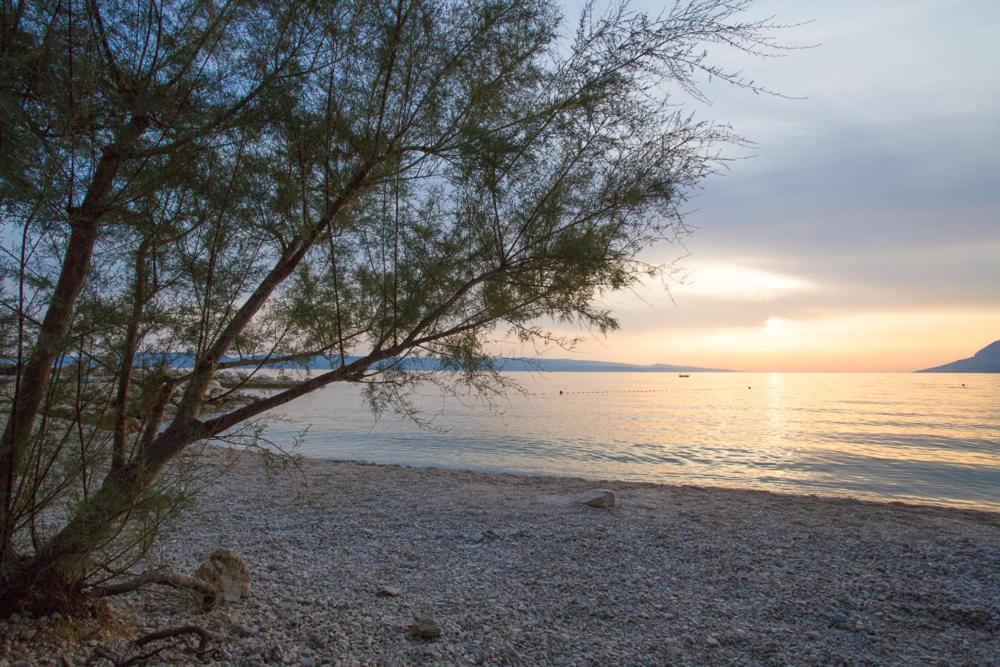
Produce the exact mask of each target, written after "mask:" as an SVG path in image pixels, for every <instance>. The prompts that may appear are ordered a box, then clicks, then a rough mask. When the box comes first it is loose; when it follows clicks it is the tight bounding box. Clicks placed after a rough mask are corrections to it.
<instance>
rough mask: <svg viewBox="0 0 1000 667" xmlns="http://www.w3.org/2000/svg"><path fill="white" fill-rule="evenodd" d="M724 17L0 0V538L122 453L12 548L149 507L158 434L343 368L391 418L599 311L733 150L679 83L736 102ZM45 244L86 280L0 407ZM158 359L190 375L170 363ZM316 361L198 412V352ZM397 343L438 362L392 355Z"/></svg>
mask: <svg viewBox="0 0 1000 667" xmlns="http://www.w3.org/2000/svg"><path fill="white" fill-rule="evenodd" d="M747 4H748V2H744V1H739V0H738V1H736V2H732V1H730V0H690V2H687V3H681V4H678V5H676V6H674V7H673V8H672V9H670V10H668V11H667V12H665V13H664V14H663V15H661V16H660V17H657V18H651V17H647V16H645V15H642V14H639V13H636V12H633V11H631V10H630V9H629V8H628V7H627V6H625V5H622V6H615V7H612V8H611V9H610V11H609V12H608V13H607V14H606V15H604V16H596V15H595V14H594V13H593V10H592V8H591V7H590V6H587V7H585V8H584V11H583V14H582V16H581V19H580V21H579V24H578V27H577V30H576V32H575V34H574V35H573V36H572V37H571V38H566V37H563V35H564V32H563V29H562V23H561V17H560V15H559V11H558V8H557V7H556V6H555V4H554V3H553V2H551V0H528V1H524V0H399V1H398V2H392V3H386V2H371V1H369V0H291V1H289V0H226V1H223V0H158V1H151V2H141V3H136V2H132V1H131V0H64V1H63V2H60V3H54V2H44V1H41V0H23V1H21V2H14V3H4V4H3V8H2V10H0V152H2V155H3V156H4V159H3V160H2V161H0V216H2V218H0V222H2V230H0V243H2V245H3V250H4V252H3V255H2V257H0V299H2V302H3V309H2V312H0V318H3V324H4V331H3V335H2V336H0V345H2V349H0V356H2V357H3V358H5V359H6V360H10V361H9V363H11V364H13V365H14V366H15V367H16V374H15V378H16V381H15V382H14V383H13V385H10V386H7V387H6V388H5V392H6V396H7V402H6V403H5V405H6V406H8V407H7V409H8V411H9V412H10V422H11V423H15V422H16V423H20V424H24V423H29V425H30V427H31V428H30V432H31V434H32V437H31V442H30V443H28V444H25V442H24V440H23V439H19V438H18V437H15V436H14V435H10V434H8V435H5V436H4V441H3V446H2V448H0V459H3V461H0V463H4V462H10V461H12V463H11V465H10V466H9V469H11V470H14V471H15V472H14V476H13V479H8V480H7V481H8V482H10V484H8V485H7V486H6V487H5V488H6V489H7V491H9V493H7V496H6V498H5V499H4V507H3V511H4V513H3V514H2V515H0V527H4V526H6V528H5V530H7V532H8V533H9V532H10V530H11V527H12V526H13V532H15V533H18V534H21V533H23V532H24V531H28V532H29V533H31V534H32V535H33V536H35V533H37V531H36V526H37V524H38V521H37V520H36V514H37V512H36V510H35V508H36V506H37V505H38V503H39V502H40V496H39V494H45V493H47V491H46V490H47V489H50V488H55V487H53V486H52V485H53V484H54V485H56V487H58V488H60V489H70V488H72V489H73V493H79V494H82V495H84V496H86V495H87V494H88V493H89V491H87V490H88V489H89V488H90V486H89V485H90V484H91V483H92V481H93V480H95V479H104V478H105V475H107V471H108V465H109V464H108V450H109V448H112V449H113V450H114V451H116V452H118V451H119V450H120V448H121V447H122V446H124V447H125V450H124V451H123V452H121V453H122V455H123V457H124V458H123V461H124V463H125V467H124V468H122V469H121V470H119V471H118V472H120V473H121V476H120V479H119V477H115V476H114V475H113V474H112V476H111V477H109V478H108V479H109V480H110V481H109V482H107V483H105V485H104V486H105V487H108V488H109V490H108V491H107V492H106V493H104V492H103V491H102V492H101V493H103V494H104V495H100V494H99V498H98V499H96V500H95V499H94V498H93V497H89V496H88V497H86V498H84V499H83V506H82V509H80V510H79V511H78V512H76V514H75V516H76V517H77V518H76V519H74V520H73V521H77V524H73V523H72V522H71V523H70V524H68V525H67V526H65V527H63V528H62V530H61V532H59V531H56V535H55V536H54V537H53V538H52V539H53V542H52V544H50V546H49V547H43V546H42V545H43V543H44V539H43V537H37V539H34V542H35V548H36V549H39V550H41V551H44V549H45V548H48V549H50V550H57V546H58V545H62V546H59V547H58V548H63V547H65V545H67V544H70V543H71V542H70V540H69V539H68V538H67V537H66V536H65V533H66V531H67V530H70V529H71V528H73V526H74V525H77V527H79V525H84V524H85V523H86V522H96V523H97V524H101V525H102V527H101V530H100V531H96V532H95V535H96V534H97V533H100V534H101V535H105V536H106V535H115V534H117V533H115V532H114V530H112V524H115V525H117V524H116V522H119V521H120V520H122V517H133V516H135V517H138V516H140V515H148V516H154V517H158V516H161V515H162V514H163V512H162V511H161V510H162V507H161V506H160V505H158V504H157V502H153V501H152V498H154V497H155V498H161V497H163V496H162V495H156V494H154V496H149V495H148V492H149V491H150V489H152V488H154V480H155V479H156V478H157V475H159V474H160V472H161V471H162V470H163V469H164V466H165V465H166V464H167V463H168V462H169V461H171V460H173V459H174V458H175V457H176V456H177V454H178V453H179V452H181V451H183V450H184V448H185V447H186V446H188V445H190V444H191V443H193V442H197V441H200V440H204V439H205V438H211V437H223V435H224V434H225V433H227V432H230V433H231V430H232V429H234V428H238V427H239V425H240V424H246V423H249V422H248V420H251V419H253V418H254V417H255V416H257V415H258V414H260V413H262V412H264V411H265V410H266V409H267V408H268V407H273V406H274V405H277V404H280V403H281V402H284V401H286V400H291V399H292V398H294V397H295V396H298V395H301V394H302V393H305V392H306V391H311V390H313V389H316V388H318V387H320V386H322V385H323V384H326V383H328V382H333V381H341V380H346V381H354V382H369V383H370V384H369V386H370V391H371V393H370V396H371V403H372V405H373V407H375V408H376V409H383V408H386V407H392V408H396V409H400V410H402V411H404V412H406V411H408V410H409V408H408V407H407V404H406V402H405V394H406V392H407V391H409V390H411V389H412V388H413V386H414V384H415V383H417V382H421V381H431V382H436V383H441V384H444V385H447V386H449V387H451V388H452V389H451V390H455V391H473V392H478V393H482V394H486V395H490V394H495V392H498V391H505V390H507V389H508V388H509V386H508V383H507V381H506V380H505V379H504V378H502V377H501V376H499V375H498V374H496V373H495V371H494V369H493V367H492V364H491V362H490V361H489V357H490V354H489V350H490V347H489V343H490V341H491V340H493V339H494V338H496V337H497V336H504V335H507V336H509V337H511V338H517V339H520V340H522V341H527V342H530V341H542V342H546V341H551V340H552V339H551V337H550V336H549V335H548V334H546V333H545V331H544V330H543V329H541V328H540V323H541V322H545V321H567V322H574V323H577V324H579V325H582V326H586V327H593V328H596V329H598V330H600V331H608V330H612V329H614V328H615V327H616V326H617V323H616V321H615V320H614V318H613V317H612V315H611V314H610V313H608V312H606V311H604V310H602V309H600V308H597V307H596V306H595V305H594V304H595V299H596V298H597V297H598V296H600V295H601V294H603V293H604V292H607V291H609V290H616V289H621V288H623V287H627V286H629V285H630V284H632V283H634V282H635V281H636V280H637V279H639V278H640V277H642V276H644V275H647V274H649V273H650V272H651V271H652V272H655V267H649V266H647V265H645V264H643V263H642V262H641V261H639V259H638V257H639V253H640V251H641V250H642V249H644V248H646V247H648V246H649V245H650V244H652V243H655V242H658V241H661V240H666V241H671V240H674V239H676V238H677V237H678V236H683V235H684V234H686V233H687V229H686V227H685V226H684V223H683V219H682V217H681V214H680V210H681V208H680V207H681V206H682V205H683V201H684V197H685V194H686V193H687V192H689V191H690V189H691V188H692V187H694V186H695V185H696V184H697V183H698V182H699V181H700V180H701V179H702V178H703V177H704V176H705V175H706V174H707V173H709V172H710V171H711V170H712V169H713V168H714V165H715V164H717V162H716V161H715V160H714V159H713V155H714V154H715V153H714V150H713V147H714V146H716V145H717V144H718V143H719V142H724V141H731V140H734V139H735V137H733V136H732V135H731V133H730V132H729V131H728V129H727V128H725V127H719V126H716V125H713V124H711V123H708V122H703V121H698V120H695V119H694V118H692V117H691V116H689V115H687V114H685V113H683V112H682V111H681V110H680V108H679V105H678V103H677V102H678V100H677V99H676V98H675V97H674V96H675V95H676V94H677V91H680V92H681V93H682V94H689V95H695V96H697V95H698V93H697V83H698V80H699V78H700V77H701V76H702V75H712V76H716V77H721V78H724V79H726V80H729V81H731V82H732V83H734V84H736V85H741V86H745V87H748V88H751V89H754V90H758V89H757V88H755V87H754V85H753V84H752V83H750V82H747V81H744V80H742V79H740V78H739V76H738V75H736V74H730V73H727V72H725V71H724V70H721V69H718V68H716V67H714V66H712V65H711V64H709V63H708V62H707V61H706V57H705V55H704V46H705V45H706V44H711V43H714V44H724V45H726V46H728V47H734V48H737V49H743V50H746V51H750V52H757V53H759V52H761V51H767V50H769V49H771V48H775V47H774V46H773V43H772V42H771V36H770V33H771V31H772V29H773V28H774V27H775V26H773V25H771V24H769V23H767V22H752V21H746V20H743V19H741V18H740V17H739V14H740V12H741V11H742V10H743V9H745V7H746V6H747ZM87 225H91V226H92V228H93V229H95V230H96V234H95V237H94V238H95V240H94V241H93V242H88V241H87V240H86V238H85V237H83V236H81V234H79V231H80V230H81V229H85V228H88V229H89V228H90V227H87ZM74 235H75V236H74ZM74 239H76V240H74ZM81 239H83V240H81ZM88 243H89V244H88ZM70 248H73V249H74V252H77V253H79V256H80V257H82V258H83V260H82V261H85V262H86V264H87V273H86V282H85V284H83V291H82V293H81V294H80V296H79V297H75V296H74V297H72V303H70V304H69V310H68V313H69V314H68V316H65V315H64V316H63V317H62V320H61V322H59V323H60V324H61V325H62V326H64V328H65V335H62V334H59V335H56V336H55V340H56V343H55V344H58V346H59V348H60V349H58V350H53V349H48V348H46V349H47V350H48V352H47V353H48V354H51V355H53V356H52V358H53V359H55V360H56V361H55V363H56V365H57V366H58V368H57V372H56V375H55V378H54V379H52V380H48V379H45V378H42V379H40V380H37V382H43V383H48V384H47V386H46V387H45V388H44V389H45V391H44V399H38V400H36V401H35V404H34V407H32V405H30V403H31V401H29V400H27V399H25V405H22V406H21V407H18V408H14V407H13V406H14V405H15V404H16V403H17V396H26V395H29V394H30V392H29V393H25V387H23V386H22V385H21V384H20V379H21V377H22V376H23V377H29V375H30V374H28V375H26V374H25V371H24V369H25V368H26V367H27V366H26V364H27V363H28V362H27V360H28V359H29V358H33V359H42V360H43V361H42V362H39V363H43V365H44V361H45V359H46V357H45V356H44V354H41V353H42V352H45V350H41V347H45V346H46V345H47V346H49V348H51V346H52V345H53V343H51V342H49V343H45V344H44V345H43V344H42V343H40V342H39V341H42V340H43V337H42V336H41V333H42V326H41V324H42V322H43V320H46V318H49V317H51V318H54V320H53V321H56V320H58V319H59V318H58V317H57V316H58V315H59V311H58V309H54V306H53V303H54V300H53V295H54V294H55V290H56V285H57V284H58V283H59V280H60V276H66V275H68V273H67V271H68V269H67V266H68V265H67V263H66V261H65V258H64V255H66V256H68V253H69V252H70V250H69V249H70ZM53 313H55V314H53ZM52 331H56V332H59V331H60V329H59V327H56V328H53V329H52ZM561 342H563V343H568V341H561ZM40 346H41V347H40ZM168 353H185V354H188V355H191V356H192V357H193V358H194V359H196V360H197V364H196V366H195V368H194V369H193V370H190V371H189V372H188V371H184V372H181V371H176V370H173V371H172V370H171V369H170V368H168V366H169V364H168V363H167V362H168V357H167V356H166V355H167V354H168ZM312 354H324V355H326V356H328V357H329V358H330V359H332V360H335V361H340V360H343V359H344V358H345V357H347V356H349V355H357V356H359V357H361V360H360V361H356V362H352V363H351V364H350V365H349V366H346V367H343V368H340V369H336V370H334V371H331V372H330V373H327V374H323V375H321V376H319V377H314V378H310V379H308V380H303V381H302V383H301V384H300V385H299V386H298V387H292V388H290V389H287V390H284V391H281V392H276V393H274V394H273V395H272V396H270V397H269V398H268V399H267V400H262V401H261V402H259V403H258V404H254V405H251V406H246V407H244V408H237V409H232V410H229V411H228V412H226V410H223V412H224V413H225V414H222V415H215V416H203V413H205V414H207V412H208V411H209V410H210V408H206V405H207V403H206V401H207V396H208V389H209V386H210V383H211V381H212V378H213V376H214V375H215V374H216V373H217V372H218V371H219V370H220V369H221V367H220V363H221V362H222V360H223V357H224V356H225V355H228V356H230V357H233V356H235V357H237V358H238V359H241V360H243V361H242V362H237V364H239V363H242V364H243V365H245V366H248V367H250V368H251V369H252V368H254V367H258V366H260V365H262V364H265V363H267V362H268V361H274V360H276V359H282V358H288V359H292V360H296V359H303V358H306V357H308V356H309V355H312ZM413 354H419V355H423V356H431V357H435V358H437V359H439V360H441V361H442V362H443V363H444V365H445V367H446V368H447V369H449V370H450V371H451V372H450V373H444V374H436V375H429V374H414V373H408V372H406V371H404V370H402V367H401V366H400V365H399V364H398V363H396V362H398V360H399V359H401V358H403V357H405V356H407V355H413ZM39 355H41V356H39ZM66 364H70V365H73V366H74V368H75V370H73V371H72V373H75V376H76V378H75V379H76V380H77V381H76V382H75V383H67V382H66V381H65V380H66V379H67V378H66V375H65V374H66V373H67V372H68V371H67V370H66V368H68V367H67V366H66ZM228 365H229V366H232V365H233V364H232V363H231V362H229V364H228ZM36 370H37V368H36ZM42 375H45V374H44V373H40V374H39V373H35V375H34V376H31V377H41V376H42ZM32 382H36V380H32ZM32 400H34V399H32ZM39 401H41V403H40V402H39ZM127 419H133V420H135V422H136V423H137V425H138V428H136V429H128V430H127V432H126V428H125V426H123V424H124V423H125V421H126V420H127ZM57 426H58V428H57ZM8 431H11V429H8ZM11 433H13V431H11ZM73 459H76V460H80V461H82V463H80V464H79V465H77V466H76V467H74V464H71V463H69V461H70V460H73ZM0 468H3V466H0ZM2 477H3V476H2V474H0V478H2ZM0 481H3V480H2V479H0ZM50 495H52V497H53V498H59V497H60V492H56V493H54V494H50ZM88 503H89V504H88ZM57 504H58V503H57ZM102 522H104V523H103V524H102ZM56 527H57V528H58V525H57V526H56ZM101 539H102V540H103V538H101ZM97 542H101V540H98V539H97V538H96V537H95V541H94V543H93V544H91V545H90V546H89V547H86V546H79V549H80V550H84V551H85V550H87V549H91V550H92V549H94V548H96V544H97ZM22 544H23V542H22ZM52 545H56V546H52ZM2 548H4V549H6V547H5V546H3V547H2ZM65 548H66V549H69V547H65ZM74 548H75V547H74ZM78 555H79V554H78ZM88 555H89V554H88ZM0 556H3V557H4V558H7V557H9V556H10V552H9V549H8V550H7V553H0Z"/></svg>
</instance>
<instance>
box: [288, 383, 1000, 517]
mask: <svg viewBox="0 0 1000 667" xmlns="http://www.w3.org/2000/svg"><path fill="white" fill-rule="evenodd" d="M512 377H514V378H516V379H517V380H518V382H519V383H521V385H522V386H523V387H524V388H525V389H526V390H527V392H528V393H527V394H526V395H523V396H522V395H516V394H512V395H511V396H510V397H509V398H508V399H507V400H506V401H505V402H503V403H502V404H501V405H500V406H498V409H499V413H497V412H491V411H490V410H489V409H488V408H486V407H484V406H482V405H469V404H463V403H462V402H459V401H457V400H454V399H449V400H444V399H442V397H441V395H440V394H439V393H433V392H432V393H428V394H427V395H423V396H420V397H418V399H417V401H416V402H417V405H418V406H419V407H420V408H421V409H422V410H423V417H424V418H428V419H431V418H432V419H433V423H432V427H433V429H434V430H427V429H422V428H419V427H417V426H416V425H414V424H413V423H412V422H410V421H407V420H404V419H401V418H399V417H396V416H392V415H387V416H383V417H382V419H380V420H378V421H377V422H376V420H375V419H374V418H373V417H372V415H371V413H370V412H369V411H368V410H367V409H366V408H365V407H364V403H363V401H362V398H361V393H360V390H359V389H358V388H357V387H352V386H346V385H336V386H331V387H328V388H326V389H324V390H321V391H319V392H316V393H314V394H312V395H309V396H305V397H303V398H300V399H299V400H298V401H296V402H293V403H291V404H289V405H287V406H285V407H283V408H282V409H280V410H278V411H276V412H275V414H276V415H277V416H280V417H283V418H285V419H284V420H282V421H278V422H276V423H274V424H272V425H271V426H270V427H269V430H268V436H269V437H271V438H272V439H275V440H277V441H279V442H289V441H290V440H291V439H292V438H293V437H294V436H295V435H296V434H300V432H301V431H302V429H303V427H305V426H308V427H309V430H308V432H307V433H306V434H305V436H304V440H303V442H302V444H301V446H300V447H299V449H298V450H297V451H299V452H300V453H302V454H305V455H308V456H313V457H321V458H335V459H353V460H359V461H370V462H377V463H399V464H406V465H419V466H442V467H454V468H465V469H473V470H489V471H509V472H522V473H541V474H552V475H576V476H582V477H591V478H604V479H623V480H640V481H650V482H668V483H693V484H710V485H725V486H738V487H756V488H764V489H771V490H776V491H791V492H798V493H820V494H837V495H851V496H859V497H868V498H878V499H893V500H907V501H919V502H931V503H936V504H948V505H964V506H973V507H985V508H989V509H994V510H1000V375H972V374H969V375H965V374H961V375H960V374H940V375H916V374H903V373H886V374H870V373H865V374H853V373H830V374H825V373H770V374H768V373H760V374H753V373H700V374H696V373H692V374H691V377H690V378H680V377H678V376H677V375H676V374H669V373H548V374H544V375H535V374H529V373H516V374H512ZM560 391H562V392H563V393H562V394H561V395H560V393H559V392H560Z"/></svg>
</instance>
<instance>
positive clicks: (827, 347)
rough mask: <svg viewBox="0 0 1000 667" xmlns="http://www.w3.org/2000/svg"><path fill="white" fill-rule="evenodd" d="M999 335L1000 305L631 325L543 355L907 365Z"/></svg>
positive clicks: (885, 367)
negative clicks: (637, 328)
mask: <svg viewBox="0 0 1000 667" xmlns="http://www.w3.org/2000/svg"><path fill="white" fill-rule="evenodd" d="M565 333H567V334H569V333H570V332H565ZM998 338H1000V311H994V312H947V311H943V312H906V313H879V314H876V313H864V314H842V315H832V316H829V317H822V318H816V319H809V320H791V319H786V318H783V317H778V316H772V317H768V318H766V319H765V320H764V321H762V322H761V323H760V324H759V325H758V326H753V327H716V328H697V329H695V328H687V329H684V328H674V329H671V328H666V329H663V330H649V331H644V332H635V333H632V332H630V331H629V329H628V327H627V326H626V327H623V329H622V330H620V331H617V332H614V333H612V334H610V335H609V336H608V337H607V338H594V337H590V338H586V339H584V341H583V342H581V343H580V344H579V345H578V346H577V347H576V348H575V349H574V350H573V351H572V352H566V351H565V350H561V349H555V350H548V351H546V353H545V354H543V356H546V357H553V358H554V357H563V358H575V359H595V360H602V361H620V362H625V363H635V364H652V363H666V364H683V365H691V366H703V367H709V368H727V369H732V370H744V371H788V372H795V371H803V372H820V371H887V372H892V371H903V372H908V371H914V370H918V369H921V368H928V367H931V366H937V365H940V364H944V363H948V362H951V361H955V360H956V359H962V358H965V357H970V356H972V355H973V354H975V353H976V352H977V351H978V350H979V349H981V348H982V347H984V346H986V345H988V344H989V343H991V342H993V341H994V340H997V339H998ZM525 353H526V354H530V352H528V351H526V352H525Z"/></svg>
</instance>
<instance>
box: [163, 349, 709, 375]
mask: <svg viewBox="0 0 1000 667" xmlns="http://www.w3.org/2000/svg"><path fill="white" fill-rule="evenodd" d="M149 356H150V357H152V355H149ZM356 359H358V357H352V356H348V357H345V359H344V361H345V362H346V363H351V362H352V361H355V360H356ZM236 360H237V358H236V357H228V356H227V357H225V358H224V359H223V362H230V361H236ZM167 363H168V365H169V366H172V367H174V368H191V367H192V366H194V357H193V356H192V355H189V354H181V353H173V354H170V355H168V359H167ZM494 363H495V365H496V367H497V369H499V370H501V371H506V372H521V371H534V372H550V373H552V372H562V373H567V372H570V373H572V372H576V373H719V372H729V370H728V369H723V368H701V367H699V366H678V365H673V364H625V363H619V362H613V361H592V360H587V359H531V358H527V357H515V358H504V359H494ZM400 365H401V366H402V367H403V368H405V369H407V370H413V371H434V370H440V369H441V363H440V362H439V361H438V360H436V359H429V358H427V357H407V358H406V359H403V360H402V361H401V362H400ZM270 367H271V368H310V369H313V370H325V369H330V368H333V367H334V366H333V364H331V362H330V360H329V359H327V358H326V357H323V356H316V357H313V358H311V359H308V360H302V361H298V362H287V363H281V364H272V365H270Z"/></svg>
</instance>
